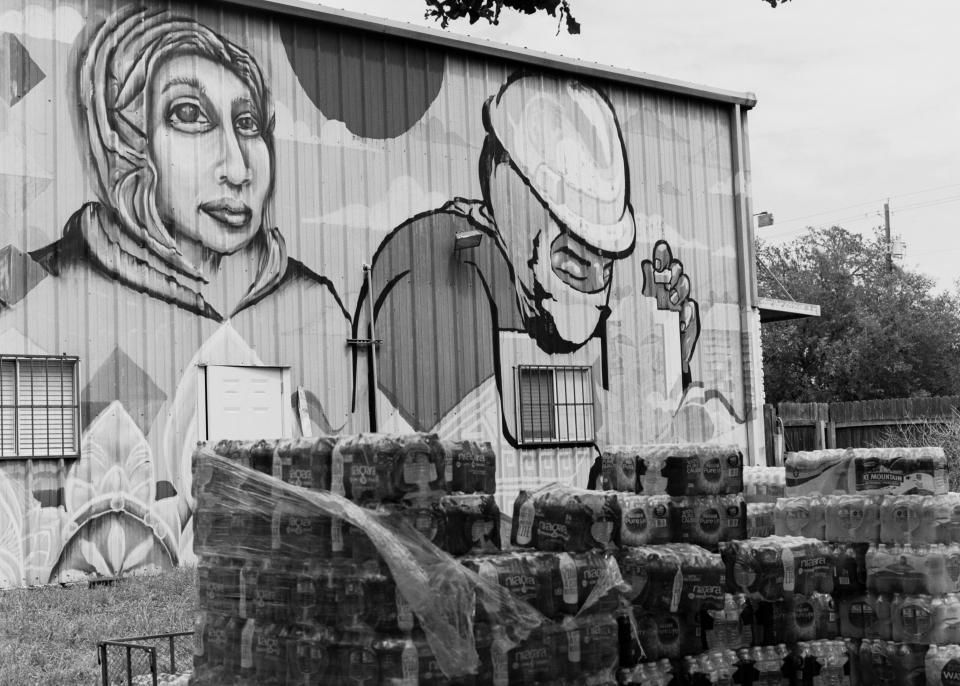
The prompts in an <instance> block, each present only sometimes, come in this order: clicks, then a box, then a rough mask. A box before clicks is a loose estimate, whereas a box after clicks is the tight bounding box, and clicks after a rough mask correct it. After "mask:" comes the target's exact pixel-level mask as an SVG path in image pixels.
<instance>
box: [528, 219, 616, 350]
mask: <svg viewBox="0 0 960 686" xmlns="http://www.w3.org/2000/svg"><path fill="white" fill-rule="evenodd" d="M541 238H542V234H538V235H537V236H536V237H535V238H534V239H533V241H532V243H533V256H532V257H531V258H530V260H529V261H528V262H527V263H526V265H525V266H526V267H527V268H528V269H529V272H528V279H521V278H519V275H518V277H517V282H516V286H517V305H518V307H519V309H520V315H521V318H522V319H523V324H524V328H525V330H526V332H527V333H528V334H529V335H530V337H531V338H533V339H534V340H535V341H536V342H537V345H538V346H539V347H540V349H541V350H543V351H544V352H546V353H548V354H551V355H556V354H565V353H572V352H576V351H577V350H579V349H580V348H582V347H583V346H584V345H586V343H587V341H589V340H590V339H591V338H593V337H594V336H595V335H596V332H597V330H598V329H600V328H601V327H602V326H603V325H604V323H605V322H606V320H607V318H608V317H609V316H610V308H609V307H608V306H607V305H606V298H604V304H603V305H600V306H598V305H595V304H592V303H590V300H593V299H594V297H591V296H590V295H586V294H584V295H580V294H577V295H576V296H574V299H578V300H583V302H581V303H577V304H576V305H571V304H562V303H561V301H558V300H557V298H555V297H554V295H553V294H552V293H551V292H550V291H548V290H547V289H546V288H545V287H544V285H543V282H542V281H541V275H540V273H539V272H541V271H543V270H544V268H545V269H546V270H547V273H546V277H547V278H549V279H550V280H551V281H553V285H554V287H555V288H557V289H569V291H567V292H569V293H576V291H574V289H572V288H571V287H570V286H568V285H566V284H564V283H563V282H562V281H561V280H560V279H559V278H558V277H556V275H554V274H553V270H552V268H551V266H550V263H549V261H547V262H546V263H545V264H541V261H540V242H541ZM551 277H552V278H551ZM608 289H609V284H608ZM604 292H605V293H606V292H608V291H604ZM548 303H552V304H555V305H557V306H559V307H568V308H571V309H579V310H583V309H586V310H587V311H589V312H590V314H593V311H594V310H595V311H596V314H593V316H594V317H596V325H595V326H594V327H593V328H592V329H591V330H590V331H589V332H587V333H586V335H581V336H578V338H582V339H583V340H580V341H571V340H569V335H568V336H564V334H563V333H562V332H561V327H560V326H558V325H557V320H556V317H555V315H554V313H553V312H551V311H550V309H551V308H550V307H549V306H548ZM575 316H576V315H575ZM582 316H584V317H588V316H589V315H588V314H587V313H586V312H584V313H583V315H582Z"/></svg>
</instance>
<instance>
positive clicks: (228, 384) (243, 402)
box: [207, 366, 286, 441]
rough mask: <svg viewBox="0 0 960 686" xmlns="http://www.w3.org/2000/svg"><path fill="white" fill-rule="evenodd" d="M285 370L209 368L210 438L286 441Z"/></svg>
mask: <svg viewBox="0 0 960 686" xmlns="http://www.w3.org/2000/svg"><path fill="white" fill-rule="evenodd" d="M283 371H284V370H283V369H278V368H276V367H224V366H210V367H207V437H208V439H209V440H211V441H216V440H220V439H223V438H234V439H255V438H283V437H285V435H286V431H285V430H284V428H285V422H284V412H283V397H284V393H283Z"/></svg>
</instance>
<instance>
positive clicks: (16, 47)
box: [0, 33, 47, 107]
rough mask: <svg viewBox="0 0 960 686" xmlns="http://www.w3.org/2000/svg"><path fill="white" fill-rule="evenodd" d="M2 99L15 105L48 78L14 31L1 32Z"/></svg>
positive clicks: (11, 105) (0, 88)
mask: <svg viewBox="0 0 960 686" xmlns="http://www.w3.org/2000/svg"><path fill="white" fill-rule="evenodd" d="M0 65H5V66H0V99H3V101H4V102H6V103H7V105H8V106H10V107H13V106H14V105H16V104H17V103H18V102H20V101H21V100H23V97H24V96H25V95H26V94H27V93H29V92H30V91H32V90H33V89H34V88H35V87H36V85H37V84H38V83H40V82H41V81H43V80H44V79H45V78H46V76H47V75H46V74H44V73H43V70H42V69H40V67H38V66H37V63H36V62H34V61H33V59H32V58H31V57H30V52H29V51H28V50H27V49H26V48H25V47H24V46H23V43H21V42H20V40H19V39H18V38H17V37H16V36H14V35H13V34H12V33H4V34H0Z"/></svg>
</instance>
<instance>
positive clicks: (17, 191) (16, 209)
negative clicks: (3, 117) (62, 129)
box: [0, 65, 53, 218]
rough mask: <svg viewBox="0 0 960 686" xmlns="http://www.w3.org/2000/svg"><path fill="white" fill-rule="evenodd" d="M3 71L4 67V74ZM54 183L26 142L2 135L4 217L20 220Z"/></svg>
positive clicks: (0, 181)
mask: <svg viewBox="0 0 960 686" xmlns="http://www.w3.org/2000/svg"><path fill="white" fill-rule="evenodd" d="M2 70H3V67H2V65H0V73H2ZM0 100H2V98H0ZM2 109H3V108H2V107H0V111H2ZM52 181H53V177H52V175H51V174H50V173H48V172H47V171H46V170H45V169H44V168H43V167H42V166H41V165H39V164H38V163H37V162H36V161H34V160H33V159H31V157H30V156H29V155H28V154H27V146H26V144H25V143H24V141H23V140H22V139H20V138H19V137H18V136H15V135H13V134H12V133H9V132H6V133H0V198H3V199H4V201H3V203H2V204H0V216H5V217H7V218H14V217H17V216H19V214H20V213H21V212H22V211H23V210H25V209H26V208H27V207H29V206H30V203H32V202H33V201H34V200H36V199H37V197H38V196H39V195H40V194H41V193H43V191H45V190H46V189H47V187H48V186H49V185H50V184H51V183H52Z"/></svg>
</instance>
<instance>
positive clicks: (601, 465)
mask: <svg viewBox="0 0 960 686" xmlns="http://www.w3.org/2000/svg"><path fill="white" fill-rule="evenodd" d="M593 471H594V472H595V473H596V474H597V476H596V479H595V483H593V484H590V485H591V487H593V488H597V489H600V490H612V491H628V492H635V493H642V494H645V495H661V494H664V493H665V494H667V495H671V496H684V495H727V494H734V493H740V492H741V491H743V455H742V454H741V453H740V451H739V449H738V448H737V447H736V446H735V445H712V444H695V443H690V444H677V445H636V446H610V447H608V448H607V449H606V450H604V451H603V454H602V455H601V456H600V457H598V458H597V459H596V462H595V464H594V470H593Z"/></svg>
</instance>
